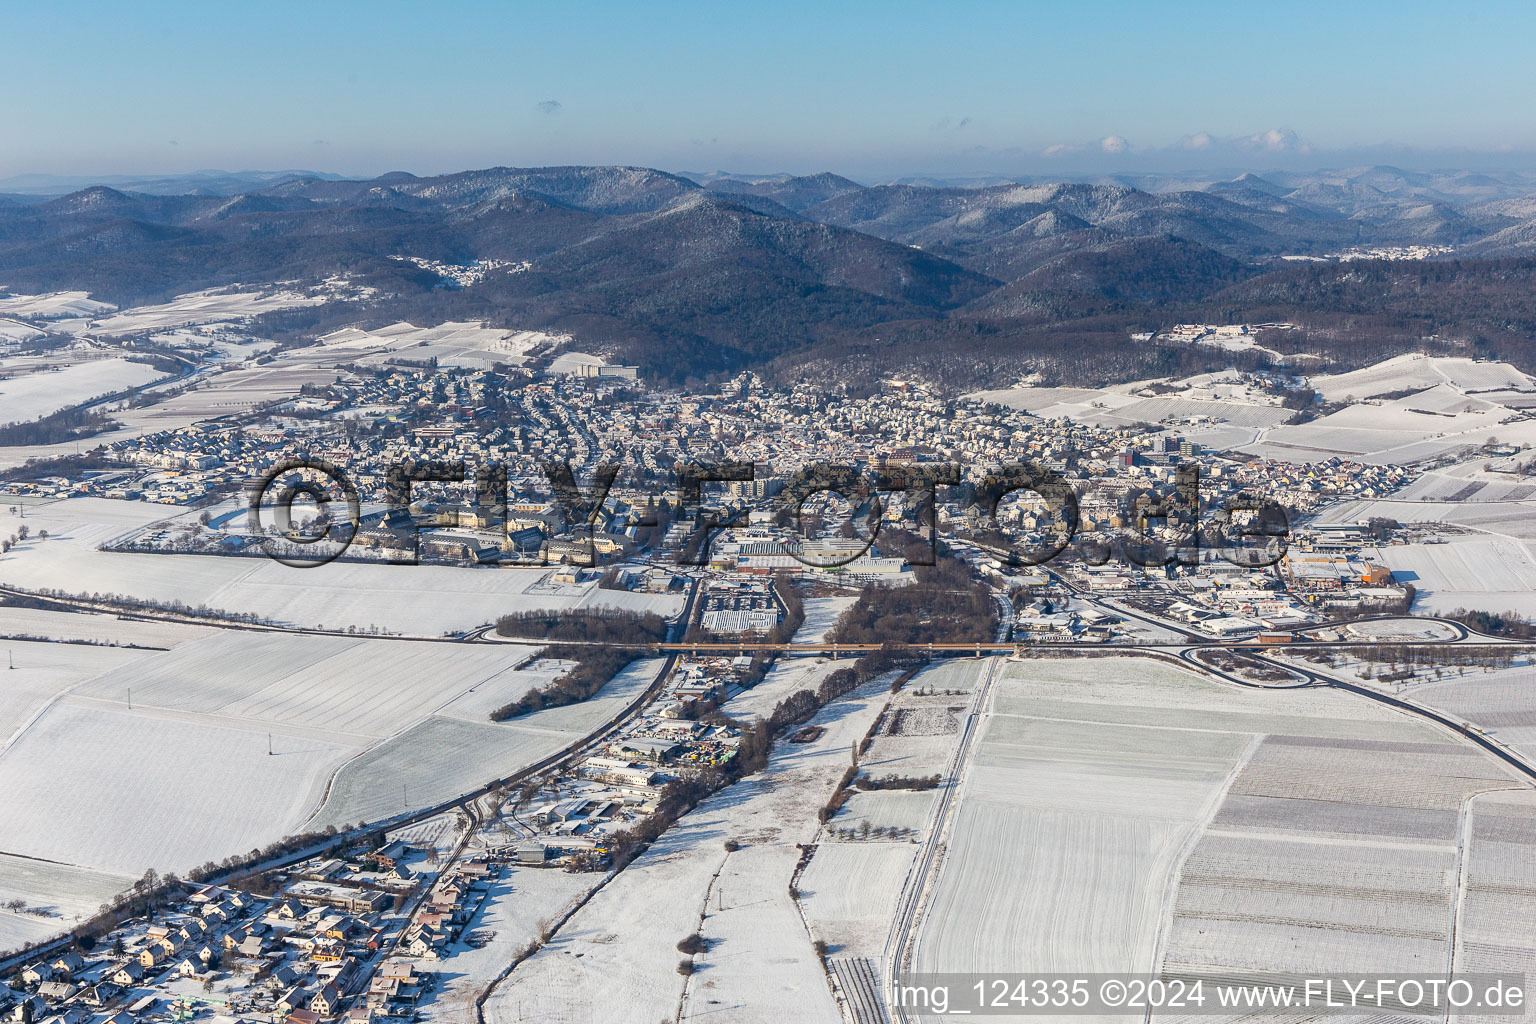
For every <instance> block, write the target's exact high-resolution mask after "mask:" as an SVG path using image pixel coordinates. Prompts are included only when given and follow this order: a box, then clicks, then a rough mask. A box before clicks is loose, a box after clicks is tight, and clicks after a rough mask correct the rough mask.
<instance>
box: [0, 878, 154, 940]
mask: <svg viewBox="0 0 1536 1024" xmlns="http://www.w3.org/2000/svg"><path fill="white" fill-rule="evenodd" d="M134 881H135V879H133V878H128V877H126V876H122V875H109V874H101V873H98V872H94V871H86V870H84V869H82V868H74V867H70V866H68V865H66V864H50V863H48V862H47V861H41V860H31V859H29V858H26V857H15V856H11V855H9V854H4V853H0V904H3V903H9V902H10V901H11V900H16V899H19V900H22V901H23V902H24V903H26V905H27V907H28V908H29V909H31V910H35V911H38V913H27V912H25V911H23V912H20V913H15V912H12V911H9V910H0V952H4V951H6V950H10V949H15V948H16V947H17V946H20V945H22V944H24V943H27V942H35V941H37V940H39V939H46V938H48V937H50V936H52V935H55V934H57V933H58V932H60V931H62V930H64V929H65V928H68V927H70V926H72V925H73V924H74V923H75V918H76V916H79V917H82V918H86V917H90V916H91V915H92V914H95V913H96V911H97V908H99V907H100V906H101V904H103V903H105V902H106V901H107V900H109V899H111V898H112V897H113V896H115V895H116V894H117V893H119V892H121V891H122V890H124V889H126V888H128V887H129V886H130V885H132V884H133V882H134Z"/></svg>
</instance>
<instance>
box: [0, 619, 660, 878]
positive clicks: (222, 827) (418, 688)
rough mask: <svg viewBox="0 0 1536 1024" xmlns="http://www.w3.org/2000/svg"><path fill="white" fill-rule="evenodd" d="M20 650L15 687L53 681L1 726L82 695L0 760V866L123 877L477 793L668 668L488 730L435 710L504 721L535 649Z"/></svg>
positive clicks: (642, 672) (274, 642)
mask: <svg viewBox="0 0 1536 1024" xmlns="http://www.w3.org/2000/svg"><path fill="white" fill-rule="evenodd" d="M16 646H18V647H23V648H26V649H28V650H29V651H30V650H31V649H36V651H37V652H39V653H36V654H31V653H29V654H26V655H24V656H23V657H20V658H18V669H17V671H16V672H14V673H5V675H6V676H9V675H15V676H17V677H22V675H23V671H25V669H24V668H23V666H25V665H27V664H28V663H29V662H33V663H36V660H37V659H42V658H45V657H51V658H54V659H56V660H57V662H58V665H57V666H56V667H55V668H54V669H53V670H51V671H52V674H48V675H44V676H40V677H38V678H39V679H40V680H41V682H37V683H36V685H35V686H34V687H33V689H32V690H29V691H28V692H29V693H31V694H32V696H31V697H30V698H29V700H28V701H27V702H23V701H20V700H18V701H14V702H7V703H6V705H5V710H6V712H7V713H14V714H18V715H19V714H22V713H25V715H26V717H27V718H30V717H31V716H32V715H33V714H35V712H36V711H37V709H39V708H41V707H42V706H43V705H44V704H45V703H46V702H47V701H48V700H50V699H53V698H54V697H55V696H56V695H57V694H58V693H59V692H60V691H61V690H63V689H66V688H69V687H75V691H74V692H72V693H70V694H69V695H68V696H66V697H64V698H63V699H62V700H59V701H56V702H55V703H53V704H52V706H50V707H48V709H47V710H46V711H45V712H43V713H42V714H41V715H40V716H38V717H36V718H35V719H34V720H32V721H31V722H30V724H28V725H26V727H25V728H24V729H23V730H21V731H20V732H19V733H18V734H17V735H16V737H15V738H14V740H13V741H12V742H11V743H10V745H9V746H8V747H5V748H3V752H0V786H8V787H14V791H15V792H16V793H17V794H19V795H18V796H17V798H16V799H14V800H8V801H6V802H5V805H4V806H3V807H0V851H5V852H6V853H11V854H18V855H24V856H29V857H41V858H47V859H49V860H55V861H60V862H62V863H65V864H77V865H82V866H84V867H86V868H90V869H95V870H101V871H106V872H109V873H114V874H118V875H127V876H132V877H137V876H138V875H140V874H142V873H143V871H144V870H146V869H147V868H154V869H155V870H157V871H162V872H164V871H178V872H181V871H185V870H186V869H188V868H189V867H193V866H196V865H198V864H200V863H202V862H203V861H205V860H210V859H212V860H221V859H223V858H224V857H226V856H229V855H231V854H243V853H245V852H248V851H249V850H251V849H252V848H254V847H259V846H264V845H266V844H267V843H269V842H271V841H273V840H275V839H277V838H280V837H281V836H283V835H286V834H289V833H291V832H294V831H298V830H300V829H301V828H302V827H304V826H305V825H306V822H307V821H308V819H310V818H312V817H314V818H315V819H316V820H315V821H314V822H313V823H311V826H310V827H315V828H321V827H324V825H326V824H337V825H341V824H352V823H355V822H356V821H359V820H363V819H369V820H373V819H377V818H383V817H388V816H390V815H393V814H396V813H399V811H400V810H401V809H402V806H404V805H403V802H402V801H403V800H405V799H408V800H409V806H411V807H419V806H423V805H426V804H431V803H435V802H439V801H442V800H447V799H450V798H452V797H454V796H457V795H459V794H460V793H464V792H469V791H471V790H473V789H477V788H479V787H480V786H481V785H483V784H485V783H486V782H488V781H490V780H491V779H493V778H496V777H500V776H504V775H509V774H512V773H513V772H515V771H517V770H518V769H520V768H522V767H523V766H524V765H526V764H528V763H529V762H531V761H534V760H537V759H539V758H542V757H544V756H547V755H548V754H550V753H552V752H554V751H555V750H558V749H559V748H561V747H563V746H565V745H566V744H568V743H570V742H571V741H572V740H574V739H576V738H578V737H580V736H582V735H585V734H586V733H587V732H589V731H591V730H592V729H593V728H595V727H596V726H597V725H598V724H599V723H601V722H602V721H605V720H606V719H607V718H609V717H611V716H612V715H613V714H614V713H616V712H617V711H618V709H619V708H621V707H622V706H623V705H624V704H625V703H627V702H628V701H629V700H630V699H632V698H633V697H634V696H635V695H637V694H638V693H639V692H641V691H642V690H643V689H644V688H645V686H646V685H648V684H649V682H650V680H651V679H652V678H653V677H654V674H655V672H656V670H657V669H658V667H659V666H660V664H661V662H660V660H659V659H647V660H644V661H641V662H637V663H636V664H635V665H632V666H631V667H630V668H629V669H627V670H626V671H625V672H624V673H621V675H620V676H619V677H618V678H616V679H615V680H614V681H613V682H612V683H610V684H609V686H608V687H606V688H605V689H604V690H603V691H602V692H601V693H600V694H599V695H598V696H597V697H594V698H593V699H592V700H590V701H588V702H585V703H583V704H581V705H576V706H572V707H567V708H558V709H552V710H549V711H544V712H539V713H536V714H534V715H530V716H527V717H526V718H524V719H522V720H521V721H520V722H519V723H518V724H517V725H495V724H492V723H490V722H488V721H486V719H485V713H480V714H478V715H476V717H477V719H478V720H477V721H469V720H464V719H460V718H453V717H437V716H435V715H433V712H434V711H437V710H439V709H442V708H444V707H445V706H446V705H449V704H452V703H454V702H455V701H457V700H459V699H460V698H461V697H462V698H472V699H474V700H476V701H481V702H485V703H489V702H490V701H492V700H494V701H495V703H496V705H497V706H499V705H500V704H501V703H505V702H506V701H508V700H511V699H513V698H514V697H516V696H517V695H519V694H521V693H523V692H524V691H526V690H527V689H528V688H529V687H531V686H536V685H542V684H543V683H544V682H546V681H547V680H548V679H549V678H550V676H551V674H553V673H555V672H557V671H558V670H559V666H544V667H543V668H542V669H541V670H539V671H535V672H530V673H527V674H526V675H525V674H523V673H520V672H519V671H517V667H518V666H519V665H521V664H523V663H524V662H526V661H527V659H528V658H529V656H530V655H531V653H532V650H531V649H530V648H527V647H524V646H521V645H462V644H446V643H410V642H406V641H391V640H376V639H350V638H339V637H337V638H333V637H305V636H287V637H280V636H276V635H272V634H262V633H251V632H237V631H228V632H225V631H210V635H208V636H205V637H202V638H199V639H197V640H193V641H190V642H188V643H186V644H184V645H182V646H181V647H178V648H177V649H175V650H171V651H163V652H148V651H137V650H131V649H127V648H112V647H92V646H84V645H75V644H18V645H16ZM82 681H85V685H83V686H80V685H77V684H79V683H80V682H82ZM44 683H46V685H44ZM0 685H9V686H19V685H20V682H19V681H16V682H13V681H11V680H8V679H6V678H5V676H0ZM130 689H131V690H132V705H131V707H130V705H129V690H130ZM463 710H464V709H461V713H462V712H463ZM23 720H25V719H22V720H19V721H18V723H17V724H20V721H23ZM15 727H16V726H15V725H10V726H9V727H8V728H7V729H6V733H7V735H9V734H10V733H11V732H12V731H13V730H14V729H15ZM269 742H270V744H271V749H272V754H271V755H269V754H268V744H269ZM333 775H334V779H333V778H332V777H333ZM402 787H404V789H402ZM322 805H323V806H322ZM316 808H321V810H320V811H319V813H318V816H317V814H316ZM97 902H98V903H99V902H100V901H97Z"/></svg>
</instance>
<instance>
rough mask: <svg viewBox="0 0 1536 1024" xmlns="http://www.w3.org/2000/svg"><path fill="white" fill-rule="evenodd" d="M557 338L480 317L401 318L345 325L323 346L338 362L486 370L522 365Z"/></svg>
mask: <svg viewBox="0 0 1536 1024" xmlns="http://www.w3.org/2000/svg"><path fill="white" fill-rule="evenodd" d="M557 340H561V339H559V338H557V337H556V336H555V335H551V334H545V333H544V332H542V331H508V330H502V329H500V328H492V327H486V326H485V324H484V323H482V322H480V321H469V322H462V323H460V322H453V321H449V322H447V323H442V324H438V325H437V326H435V327H417V326H415V325H413V324H409V323H404V322H401V323H397V324H392V325H390V326H388V327H381V328H379V329H378V330H374V331H363V330H360V329H358V328H356V327H348V328H344V329H342V330H339V331H334V332H332V333H331V334H327V335H325V336H324V337H322V338H321V339H320V340H319V345H320V347H321V351H323V353H324V355H325V356H326V357H328V358H332V359H334V360H335V361H337V362H349V363H350V362H356V363H361V364H363V365H377V364H382V363H385V362H387V361H388V360H389V359H391V358H405V359H411V360H415V361H417V362H424V361H426V360H429V359H435V360H436V361H437V365H439V366H455V367H463V368H469V369H487V368H489V367H491V366H494V365H495V364H497V363H505V364H507V365H511V366H521V365H522V364H523V363H524V362H526V361H527V354H528V353H529V352H530V351H532V350H533V349H534V348H537V347H538V346H539V345H541V344H545V343H548V342H554V341H557ZM312 354H318V353H316V352H312Z"/></svg>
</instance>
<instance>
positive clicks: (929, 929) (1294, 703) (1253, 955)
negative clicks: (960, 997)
mask: <svg viewBox="0 0 1536 1024" xmlns="http://www.w3.org/2000/svg"><path fill="white" fill-rule="evenodd" d="M992 705H993V706H992V708H991V710H990V712H989V714H988V716H987V721H986V723H985V731H984V732H983V733H982V736H981V741H980V745H979V749H978V750H976V752H975V754H974V760H973V763H972V764H971V766H970V768H969V769H968V770H967V771H966V773H965V776H964V779H963V782H962V789H961V792H960V794H959V797H960V799H959V806H958V809H957V811H956V816H955V819H954V822H953V825H952V828H951V832H950V845H949V848H948V850H947V852H946V855H945V858H944V862H943V866H942V869H941V873H940V876H939V880H938V883H937V886H936V889H935V891H934V892H933V894H932V897H931V904H930V907H929V909H928V910H927V911H926V913H925V917H924V922H923V926H922V932H921V935H920V940H919V943H918V946H917V950H916V967H917V969H919V970H933V971H942V970H952V971H962V970H969V971H976V970H988V969H995V970H1012V971H1042V970H1053V969H1059V970H1066V971H1092V970H1104V971H1109V970H1116V971H1131V970H1138V971H1146V970H1151V969H1153V967H1154V966H1159V967H1170V968H1171V967H1179V968H1186V967H1191V968H1203V969H1228V970H1230V969H1235V968H1237V967H1240V966H1254V967H1265V966H1268V967H1270V968H1271V969H1274V968H1275V967H1277V966H1284V967H1291V966H1294V967H1295V968H1296V969H1298V970H1302V969H1313V970H1316V969H1323V968H1326V969H1330V970H1352V969H1358V970H1381V969H1382V967H1381V966H1380V965H1382V964H1393V965H1397V964H1407V963H1416V962H1418V961H1414V960H1413V959H1412V958H1413V956H1414V954H1416V953H1423V952H1424V951H1425V950H1427V949H1429V948H1432V947H1433V948H1435V949H1438V951H1439V954H1440V956H1441V961H1437V962H1443V960H1444V958H1445V957H1446V956H1448V954H1449V939H1450V927H1449V925H1450V918H1449V916H1448V915H1447V914H1445V913H1442V912H1440V911H1439V910H1436V909H1435V908H1436V907H1439V908H1441V910H1445V909H1447V908H1448V907H1449V905H1450V904H1449V897H1448V889H1449V887H1450V886H1453V885H1454V873H1453V872H1449V871H1448V870H1447V869H1448V868H1449V867H1450V866H1451V865H1452V860H1451V856H1450V855H1451V854H1453V853H1454V847H1455V837H1456V828H1457V817H1458V809H1459V808H1460V807H1461V806H1462V805H1463V803H1464V801H1465V800H1466V799H1467V798H1469V797H1470V796H1471V795H1472V794H1474V793H1476V792H1480V791H1483V790H1488V789H1498V788H1504V787H1508V786H1511V785H1513V784H1514V782H1513V779H1512V777H1511V776H1510V775H1509V774H1508V773H1507V772H1506V770H1505V769H1504V768H1503V767H1501V766H1500V765H1499V763H1498V762H1497V761H1495V760H1493V759H1492V758H1489V757H1487V756H1486V755H1484V754H1482V753H1481V752H1479V751H1477V750H1476V749H1475V748H1471V747H1469V746H1466V745H1464V744H1458V743H1457V742H1456V741H1455V740H1454V738H1453V737H1451V736H1450V735H1449V734H1447V733H1444V732H1441V731H1439V730H1437V729H1435V728H1433V727H1431V726H1429V725H1427V724H1422V723H1420V722H1418V721H1416V720H1414V719H1411V718H1409V717H1408V716H1405V715H1400V714H1398V713H1396V712H1393V711H1391V710H1390V709H1386V708H1383V707H1380V706H1377V705H1374V704H1370V703H1367V702H1364V701H1362V700H1360V699H1358V698H1355V697H1351V696H1350V695H1348V694H1346V693H1342V692H1337V691H1327V690H1314V689H1308V690H1292V691H1255V690H1246V689H1241V688H1238V687H1232V686H1226V685H1224V684H1221V683H1218V682H1217V681H1214V680H1211V679H1208V678H1206V677H1203V676H1200V675H1197V674H1195V673H1193V672H1188V671H1185V670H1182V669H1179V668H1176V667H1174V666H1171V665H1167V664H1164V663H1160V662H1157V661H1152V660H1150V659H1132V658H1094V659H1078V660H1070V661H1049V660H1042V661H1028V662H1024V663H1021V664H1017V665H1013V666H1010V671H1009V674H1008V676H1007V677H1005V678H1004V679H1002V680H1000V681H999V682H998V683H997V684H996V688H995V691H994V694H993V702H992ZM1197 840H1198V842H1197ZM1228 847H1230V849H1228ZM1234 851H1235V852H1234ZM1239 855H1240V856H1239ZM1244 858H1246V859H1244ZM1282 862H1284V863H1282ZM1276 865H1280V866H1278V867H1277V866H1276ZM1383 873H1388V874H1390V875H1391V876H1392V878H1393V879H1394V880H1393V881H1391V882H1389V883H1387V884H1382V885H1377V884H1375V883H1374V882H1373V881H1372V879H1374V878H1377V877H1378V876H1381V875H1383ZM1271 875H1273V876H1274V877H1277V878H1280V879H1291V880H1295V879H1301V880H1303V883H1304V884H1305V885H1311V886H1314V887H1316V888H1315V894H1314V891H1313V890H1306V891H1300V890H1298V892H1297V893H1296V894H1295V895H1294V898H1293V894H1292V891H1291V890H1290V889H1287V888H1285V885H1284V884H1283V883H1281V882H1276V883H1274V892H1272V893H1271V892H1268V891H1266V885H1267V884H1268V883H1266V882H1265V881H1264V879H1265V878H1267V877H1270V876H1271ZM1181 877H1182V878H1183V881H1182V882H1180V879H1181ZM1329 878H1333V879H1334V880H1335V882H1338V884H1339V885H1341V886H1343V888H1341V889H1339V890H1338V891H1337V897H1335V890H1331V889H1328V888H1326V886H1327V885H1328V884H1330V883H1329V881H1328V879H1329ZM1340 879H1342V881H1340ZM1393 886H1396V887H1397V888H1398V889H1401V890H1403V891H1404V892H1405V895H1404V896H1402V897H1401V898H1399V897H1397V896H1396V895H1393V893H1394V892H1395V891H1396V890H1395V889H1394V888H1393ZM1436 901H1438V902H1436ZM1431 918H1432V919H1433V920H1434V921H1436V922H1438V924H1437V925H1436V926H1437V927H1439V928H1440V930H1439V931H1438V932H1436V933H1435V934H1434V935H1433V936H1432V937H1422V938H1420V937H1417V936H1419V935H1420V933H1424V935H1425V936H1427V932H1426V931H1425V929H1426V927H1427V926H1426V925H1425V923H1424V922H1425V921H1427V920H1429V919H1431ZM1392 928H1395V929H1397V930H1395V931H1392V930H1390V929H1392ZM1382 929H1388V930H1387V931H1386V932H1385V933H1384V932H1383V931H1382ZM1415 929H1417V931H1416V930H1415ZM1394 943H1395V945H1394ZM1436 944H1438V945H1436Z"/></svg>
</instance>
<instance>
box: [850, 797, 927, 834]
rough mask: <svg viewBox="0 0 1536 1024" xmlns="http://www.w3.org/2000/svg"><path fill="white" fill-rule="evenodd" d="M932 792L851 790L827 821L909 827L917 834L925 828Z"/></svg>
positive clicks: (872, 825)
mask: <svg viewBox="0 0 1536 1024" xmlns="http://www.w3.org/2000/svg"><path fill="white" fill-rule="evenodd" d="M933 800H934V793H933V792H932V791H929V792H912V791H908V790H900V789H890V790H878V791H872V792H867V793H862V792H855V793H854V794H853V795H852V796H850V797H849V798H848V802H847V803H846V804H844V805H843V807H842V810H840V811H838V813H837V816H836V817H834V818H833V819H832V820H831V821H830V822H828V823H827V824H828V825H829V826H830V827H832V828H851V829H861V828H862V827H863V826H864V823H865V822H868V823H869V827H870V828H872V829H878V828H897V829H912V830H913V831H914V832H916V833H918V837H919V838H920V837H921V834H922V833H923V832H924V831H926V830H927V826H928V818H929V816H930V815H931V814H932V812H933Z"/></svg>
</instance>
